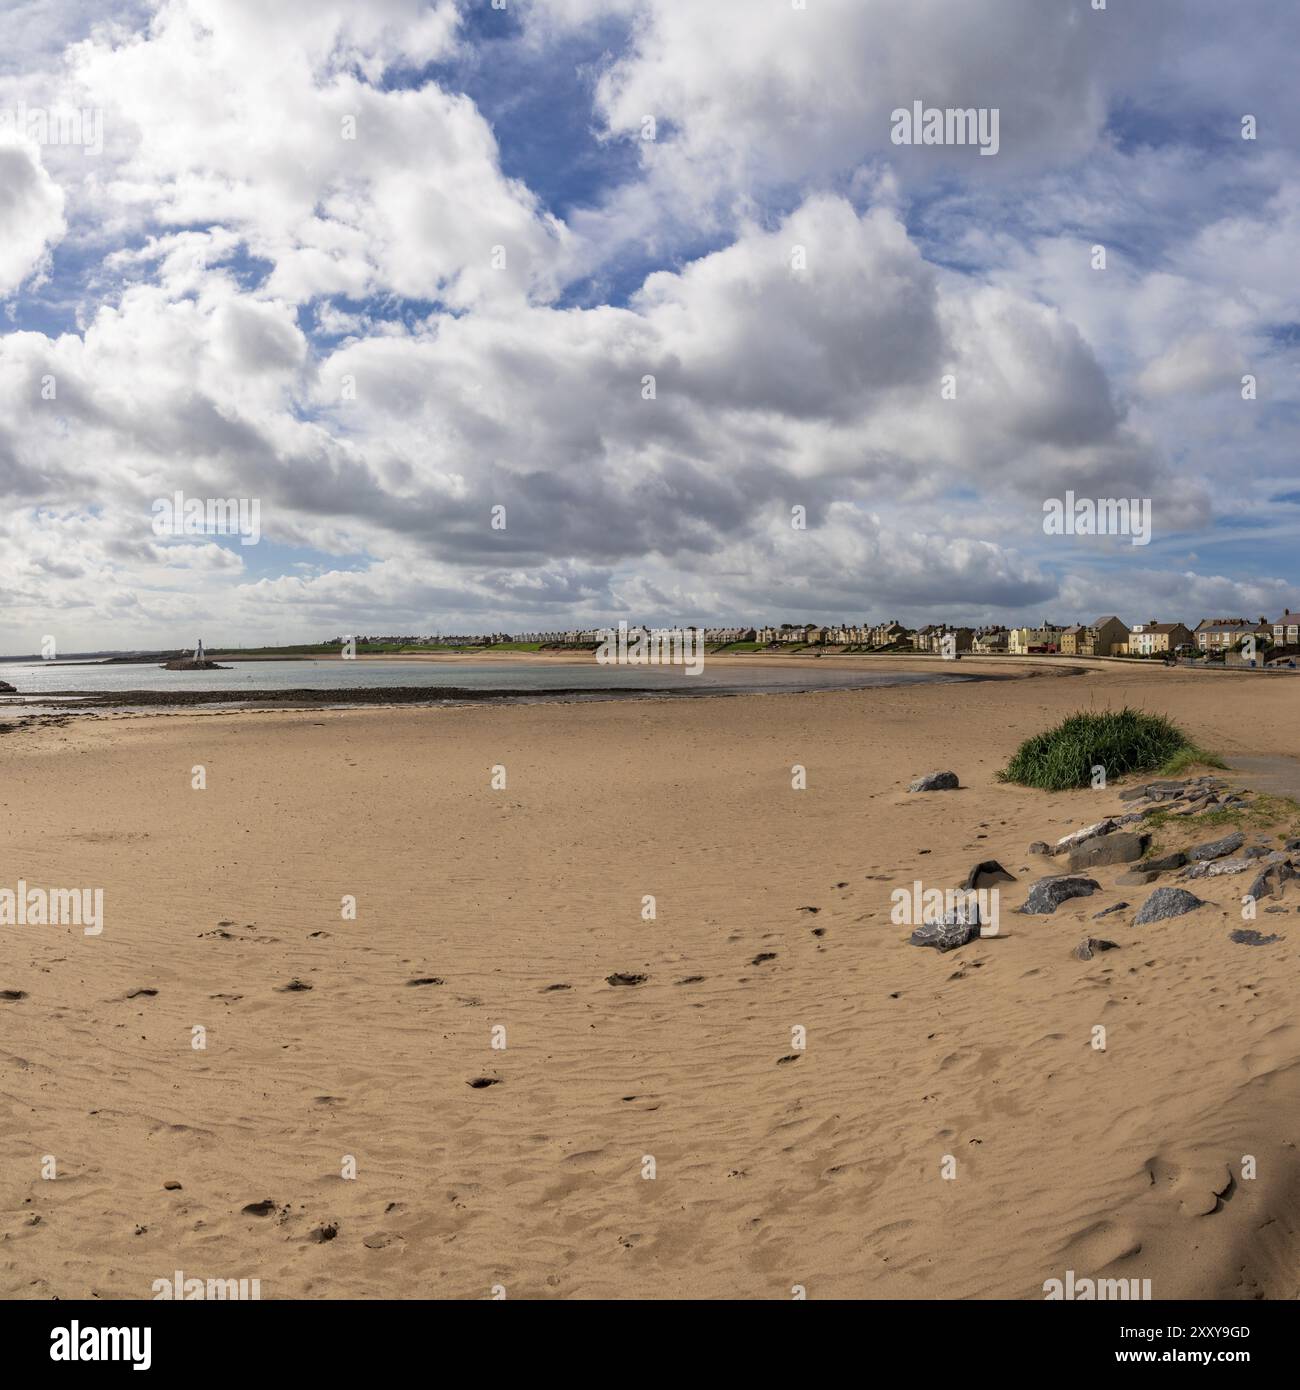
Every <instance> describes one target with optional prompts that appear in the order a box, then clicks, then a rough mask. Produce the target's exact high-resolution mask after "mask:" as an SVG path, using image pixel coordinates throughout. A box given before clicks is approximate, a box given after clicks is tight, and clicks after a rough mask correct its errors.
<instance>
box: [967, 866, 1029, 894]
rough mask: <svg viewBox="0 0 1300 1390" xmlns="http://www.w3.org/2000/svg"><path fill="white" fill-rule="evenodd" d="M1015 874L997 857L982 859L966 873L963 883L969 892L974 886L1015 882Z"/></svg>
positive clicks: (987, 886) (990, 886)
mask: <svg viewBox="0 0 1300 1390" xmlns="http://www.w3.org/2000/svg"><path fill="white" fill-rule="evenodd" d="M1015 881H1016V876H1015V874H1009V873H1008V872H1007V871H1006V870H1005V869H1004V868H1003V867H1002V865H1001V864H999V863H998V861H997V860H996V859H982V860H981V861H980V862H979V863H978V864H976V865H975V867H974V868H973V869H972V870H971V871H970V873H968V874H967V875H966V882H965V883H964V884H963V885H962V887H964V888H965V889H966V890H967V891H968V892H969V891H970V890H971V889H972V888H992V887H993V885H994V884H995V883H1014V882H1015Z"/></svg>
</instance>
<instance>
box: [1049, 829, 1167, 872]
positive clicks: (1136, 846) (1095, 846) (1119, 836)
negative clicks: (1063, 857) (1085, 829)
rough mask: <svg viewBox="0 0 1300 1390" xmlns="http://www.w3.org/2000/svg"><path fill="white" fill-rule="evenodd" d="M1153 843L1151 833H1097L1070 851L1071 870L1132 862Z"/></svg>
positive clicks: (1127, 831) (1115, 831) (1116, 831)
mask: <svg viewBox="0 0 1300 1390" xmlns="http://www.w3.org/2000/svg"><path fill="white" fill-rule="evenodd" d="M1150 843H1151V837H1150V835H1142V834H1139V833H1137V832H1136V831H1133V830H1113V831H1111V833H1110V834H1109V835H1097V836H1095V837H1094V838H1093V839H1091V840H1084V841H1082V842H1081V843H1080V844H1077V845H1075V846H1074V848H1073V849H1071V851H1070V860H1069V864H1070V872H1071V873H1078V872H1079V870H1080V869H1096V868H1100V867H1102V866H1104V865H1106V864H1131V863H1132V862H1133V861H1134V860H1135V859H1141V858H1142V856H1143V855H1144V854H1145V853H1146V849H1147V846H1148V845H1149V844H1150Z"/></svg>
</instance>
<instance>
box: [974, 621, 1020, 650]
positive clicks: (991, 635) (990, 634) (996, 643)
mask: <svg viewBox="0 0 1300 1390" xmlns="http://www.w3.org/2000/svg"><path fill="white" fill-rule="evenodd" d="M1010 640H1011V634H1010V633H1009V632H1008V631H1007V630H1006V628H1004V627H996V628H990V629H989V630H988V631H986V632H977V633H976V634H975V636H974V638H973V639H972V641H971V650H972V651H973V652H976V653H983V654H984V655H986V656H992V655H996V654H997V653H999V652H1005V651H1006V650H1007V644H1008V642H1009V641H1010Z"/></svg>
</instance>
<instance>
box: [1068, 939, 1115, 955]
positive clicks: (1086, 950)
mask: <svg viewBox="0 0 1300 1390" xmlns="http://www.w3.org/2000/svg"><path fill="white" fill-rule="evenodd" d="M1118 950H1119V946H1118V945H1117V944H1116V943H1115V942H1114V941H1106V940H1104V939H1103V938H1102V937H1099V936H1089V937H1085V939H1084V940H1082V941H1080V942H1079V944H1078V945H1077V946H1076V947H1075V948H1074V958H1075V959H1076V960H1091V959H1092V958H1093V956H1095V955H1098V954H1099V953H1100V952H1102V951H1118Z"/></svg>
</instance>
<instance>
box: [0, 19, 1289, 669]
mask: <svg viewBox="0 0 1300 1390" xmlns="http://www.w3.org/2000/svg"><path fill="white" fill-rule="evenodd" d="M1099 4H1100V0H981V3H980V4H978V5H972V4H969V3H966V0H710V3H708V4H703V3H699V0H496V3H495V4H494V3H493V0H366V2H365V3H364V4H362V3H358V0H352V2H351V3H342V0H276V3H274V4H267V3H266V0H94V3H84V4H83V3H81V0H0V654H5V653H7V654H20V653H30V652H36V651H39V650H40V649H41V646H42V643H43V642H44V641H45V639H46V638H47V637H53V638H54V639H55V641H56V643H57V648H58V649H59V650H63V651H74V650H100V649H108V648H118V649H126V648H133V647H177V646H181V645H190V644H192V642H193V641H194V639H195V638H196V637H199V636H201V637H202V638H203V639H204V641H205V642H206V643H207V644H208V645H209V646H217V645H229V644H235V643H240V644H245V645H251V644H260V643H271V642H281V641H284V642H287V641H306V640H323V639H326V638H329V637H333V636H335V635H339V634H343V633H394V634H405V633H415V634H422V633H438V632H442V633H464V632H477V631H484V632H486V631H506V632H533V631H549V630H554V629H563V628H571V627H582V628H586V627H593V626H598V625H602V624H604V623H610V622H615V621H617V620H619V619H627V620H629V621H632V622H648V623H655V624H658V625H664V626H671V625H677V624H683V625H689V624H695V623H700V624H708V625H715V624H716V625H723V624H725V625H732V624H745V625H753V624H758V623H771V622H776V623H779V622H782V621H791V622H797V621H810V620H817V621H831V622H840V621H846V622H861V621H864V620H872V621H881V620H885V619H889V618H897V619H899V620H900V621H903V622H905V623H908V624H913V625H920V624H923V623H931V622H950V623H960V624H964V625H979V624H987V623H1002V624H1007V625H1012V624H1016V623H1020V622H1030V621H1039V620H1042V619H1049V620H1052V621H1058V622H1063V623H1064V622H1076V621H1085V622H1086V621H1090V620H1091V619H1093V618H1095V617H1098V616H1100V615H1101V614H1107V613H1117V614H1119V615H1120V616H1121V617H1122V618H1124V619H1125V620H1126V621H1128V622H1130V623H1133V622H1141V621H1148V620H1150V619H1152V618H1155V619H1157V620H1159V621H1183V622H1187V623H1188V624H1189V625H1194V624H1195V623H1196V622H1197V621H1198V620H1200V619H1201V618H1202V617H1207V616H1210V617H1213V616H1224V617H1247V618H1251V619H1254V618H1258V617H1260V616H1267V617H1269V618H1272V617H1274V616H1276V615H1277V614H1278V613H1279V612H1280V611H1281V610H1282V609H1283V608H1285V607H1288V606H1289V607H1291V608H1292V609H1295V608H1300V565H1298V563H1297V556H1298V555H1300V545H1298V544H1297V540H1298V538H1300V462H1298V461H1297V455H1296V438H1297V432H1296V425H1297V418H1298V415H1300V379H1298V377H1297V367H1298V366H1300V275H1297V273H1296V260H1297V250H1300V141H1297V140H1296V138H1295V132H1296V131H1297V130H1300V84H1297V83H1296V82H1295V81H1294V78H1293V76H1292V74H1291V72H1290V68H1291V67H1292V66H1293V65H1294V54H1295V52H1296V49H1297V39H1298V38H1300V12H1298V11H1297V10H1296V7H1295V5H1294V0H1236V3H1234V4H1232V5H1225V4H1222V3H1220V2H1219V0H1140V2H1139V0H1105V3H1104V7H1100V8H1099V7H1098V5H1099ZM917 102H919V103H921V104H922V108H923V109H925V108H938V109H940V110H943V109H946V108H962V109H965V108H975V109H982V110H983V111H985V112H986V113H993V112H996V118H997V130H998V140H997V145H996V153H992V152H990V153H987V154H986V153H984V152H982V151H981V149H980V148H979V147H978V146H975V145H971V144H962V145H958V144H950V143H945V144H918V143H912V144H906V143H898V142H897V141H896V140H895V139H894V138H893V137H894V135H895V134H897V133H898V131H899V124H898V122H897V121H896V119H895V117H894V113H895V112H896V111H899V110H906V111H911V110H912V109H913V106H914V103H917ZM74 112H75V113H77V120H76V122H75V124H74V122H73V121H72V120H71V119H70V118H71V114H72V113H74ZM986 144H987V142H986ZM990 149H991V147H990ZM1099 253H1100V254H1099ZM178 493H179V494H181V496H182V498H184V499H190V500H195V499H197V501H198V503H199V504H200V505H202V504H204V503H206V502H207V500H208V499H228V500H235V501H238V500H242V501H243V502H244V503H245V506H246V509H247V508H249V507H251V506H252V505H253V504H254V503H255V504H256V514H257V517H258V528H257V531H258V534H257V538H256V543H255V544H245V543H244V542H245V541H246V540H248V539H250V537H249V536H248V535H245V536H242V537H241V536H239V535H233V534H215V533H208V534H188V535H187V534H183V533H181V534H175V533H173V532H172V531H171V530H168V529H167V528H166V527H165V526H163V524H162V523H163V522H164V521H165V520H166V516H167V514H166V512H165V511H163V510H162V509H161V500H162V499H172V498H174V497H175V496H176V494H178ZM1071 497H1072V498H1073V499H1075V501H1076V502H1077V501H1078V500H1080V499H1091V500H1098V499H1100V500H1105V499H1132V500H1133V502H1134V503H1135V504H1137V505H1138V508H1139V513H1140V511H1141V508H1142V507H1143V506H1149V516H1150V534H1149V543H1146V544H1134V540H1135V539H1136V538H1135V537H1134V536H1133V535H1132V534H1117V535H1086V534H1064V535H1062V534H1049V532H1048V530H1047V529H1045V524H1044V522H1045V507H1047V506H1048V505H1049V504H1051V503H1052V502H1053V501H1056V502H1058V503H1063V502H1065V501H1067V500H1068V499H1069V498H1071ZM1135 514H1136V513H1135Z"/></svg>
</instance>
